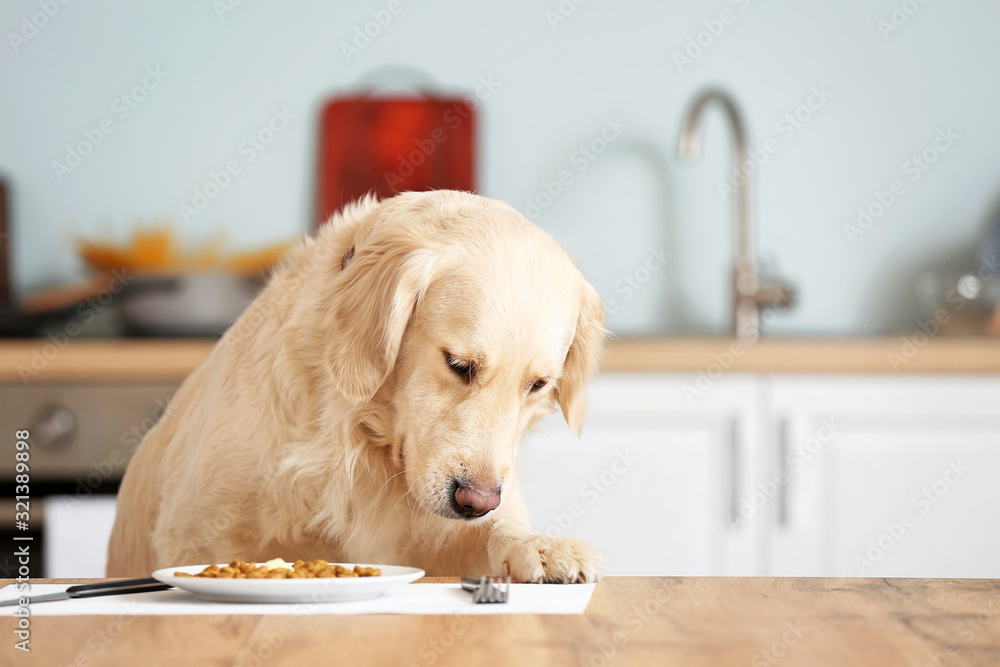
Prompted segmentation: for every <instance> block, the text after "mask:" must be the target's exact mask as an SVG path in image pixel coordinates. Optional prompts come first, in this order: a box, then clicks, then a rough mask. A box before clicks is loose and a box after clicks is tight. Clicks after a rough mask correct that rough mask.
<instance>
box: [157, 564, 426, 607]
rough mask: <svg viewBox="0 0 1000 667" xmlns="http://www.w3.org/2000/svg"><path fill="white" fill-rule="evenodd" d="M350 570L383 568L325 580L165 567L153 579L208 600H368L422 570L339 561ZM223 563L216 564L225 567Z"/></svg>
mask: <svg viewBox="0 0 1000 667" xmlns="http://www.w3.org/2000/svg"><path fill="white" fill-rule="evenodd" d="M340 565H343V566H344V567H346V568H348V569H351V568H353V567H354V566H355V565H361V567H374V568H378V569H380V570H382V574H381V575H379V576H377V577H336V578H334V577H330V578H325V579H209V578H201V577H176V576H174V572H185V573H187V574H197V573H199V572H201V571H202V570H204V569H205V568H206V567H208V565H188V566H185V567H166V568H163V569H162V570H157V571H156V572H154V573H153V578H154V579H157V580H159V581H162V582H163V583H165V584H170V585H171V586H176V587H177V588H180V589H181V590H185V591H188V592H189V593H194V595H195V597H197V598H198V599H199V600H207V601H210V602H308V603H313V602H316V603H321V602H347V601H349V600H370V599H372V598H377V597H379V596H380V595H384V594H386V593H387V592H389V591H391V590H392V589H394V588H397V587H399V586H403V585H405V584H408V583H410V582H411V581H416V580H417V579H419V578H420V577H422V576H424V571H423V570H418V569H417V568H415V567H402V566H399V565H370V564H368V563H340ZM225 566H226V563H219V567H225Z"/></svg>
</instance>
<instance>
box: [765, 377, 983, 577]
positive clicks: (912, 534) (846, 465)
mask: <svg viewBox="0 0 1000 667" xmlns="http://www.w3.org/2000/svg"><path fill="white" fill-rule="evenodd" d="M768 394H769V396H770V397H771V406H770V413H771V432H772V434H773V439H770V440H769V441H768V442H765V443H764V446H765V447H768V448H769V449H770V450H771V454H772V456H773V458H772V461H773V465H771V466H767V467H766V468H765V470H766V471H769V472H765V474H764V479H767V478H768V477H771V476H773V475H775V474H777V471H780V470H784V471H786V473H787V483H786V484H784V485H783V487H782V489H781V492H780V493H779V497H778V499H777V500H778V502H775V503H774V506H773V507H771V508H769V510H771V511H769V512H768V513H767V514H768V519H769V523H770V526H771V527H770V529H769V531H768V532H769V533H770V539H768V540H767V541H766V547H767V548H768V549H769V551H770V554H769V556H770V557H769V558H768V559H767V562H769V564H770V567H769V569H768V571H767V574H774V575H789V576H791V575H800V576H904V577H997V576H1000V532H998V531H996V530H995V526H996V525H997V522H996V517H997V515H998V512H1000V484H998V476H1000V379H998V378H995V377H975V376H965V377H944V376H907V377H902V376H894V377H886V376H845V377H806V378H793V377H776V378H773V379H772V380H771V387H770V389H769V391H768ZM824 422H825V426H824ZM831 431H832V433H831ZM821 436H825V437H821ZM821 440H823V441H821ZM783 494H787V495H783ZM782 496H783V497H782ZM782 504H784V507H785V512H784V516H781V515H782V512H781V507H782Z"/></svg>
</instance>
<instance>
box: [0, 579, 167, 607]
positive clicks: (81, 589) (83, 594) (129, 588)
mask: <svg viewBox="0 0 1000 667" xmlns="http://www.w3.org/2000/svg"><path fill="white" fill-rule="evenodd" d="M168 588H173V586H171V585H170V584H164V583H163V582H160V581H157V580H156V579H152V578H148V579H122V580H120V581H105V582H101V583H98V584H80V585H78V586H70V587H69V588H67V589H66V590H65V591H63V592H61V593H47V594H45V595H35V596H33V597H29V598H28V604H29V605H31V604H35V603H36V602H49V601H51V600H68V599H70V598H96V597H99V596H101V595H128V594H130V593H146V592H147V591H165V590H167V589H168ZM20 600H21V598H20V597H17V598H14V599H13V600H4V601H2V602H0V607H9V606H11V605H16V604H18V602H19V601H20Z"/></svg>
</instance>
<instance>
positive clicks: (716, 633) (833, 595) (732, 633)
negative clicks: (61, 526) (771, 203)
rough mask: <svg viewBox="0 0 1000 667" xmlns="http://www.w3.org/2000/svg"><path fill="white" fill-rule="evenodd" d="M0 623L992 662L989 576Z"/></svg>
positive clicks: (162, 653)
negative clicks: (395, 607) (540, 607)
mask: <svg viewBox="0 0 1000 667" xmlns="http://www.w3.org/2000/svg"><path fill="white" fill-rule="evenodd" d="M81 581H84V580H69V579H62V580H37V581H36V583H71V582H72V583H79V582H81ZM86 581H93V580H86ZM421 581H455V580H452V579H423V580H421ZM7 583H10V582H9V581H0V584H2V585H6V584H7ZM0 625H2V630H0V637H3V638H4V639H3V641H4V642H6V644H5V646H4V647H3V650H2V651H0V656H2V658H0V659H2V661H3V664H5V665H22V664H24V665H27V664H33V665H45V666H50V665H80V666H81V667H84V666H88V665H102V666H103V665H128V666H130V667H131V666H132V665H154V664H155V665H179V666H180V665H183V666H191V665H241V666H247V667H253V666H257V665H286V664H287V665H296V666H297V667H307V666H310V665H321V664H322V665H327V664H330V665H352V666H353V665H359V666H367V665H375V666H381V665H392V666H396V665H400V666H402V667H407V666H410V665H417V666H431V665H434V666H436V667H437V666H441V665H445V666H447V665H461V666H462V667H473V666H475V667H478V666H479V665H490V666H494V665H497V666H499V665H517V666H518V667H531V666H533V665H544V666H548V665H573V666H574V667H576V666H587V667H604V666H605V665H685V666H690V665H712V666H716V665H750V667H759V666H772V665H779V664H780V665H811V666H814V665H838V666H840V665H874V666H878V667H892V666H894V665H934V666H935V667H941V666H943V665H949V666H957V665H984V666H985V665H990V666H995V665H1000V580H993V579H990V580H984V579H792V578H735V577H734V578H716V577H706V578H691V577H684V578H653V577H610V578H606V579H603V580H602V581H601V582H600V583H599V584H598V585H597V589H596V591H595V592H594V597H593V599H592V600H591V602H590V606H589V607H588V608H587V611H586V613H585V614H583V615H581V616H530V615H525V616H402V615H398V616H394V615H377V616H376V615H373V616H356V617H351V616H316V615H313V616H136V617H131V618H128V617H126V618H120V619H119V618H117V617H112V616H74V617H66V616H61V617H60V616H49V617H45V616H36V617H33V618H32V619H31V632H32V635H31V648H32V651H31V654H30V655H27V654H23V653H21V652H20V651H16V650H14V648H13V641H14V639H13V633H12V630H13V619H9V618H4V619H3V622H2V624H0Z"/></svg>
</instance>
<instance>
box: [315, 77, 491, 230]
mask: <svg viewBox="0 0 1000 667" xmlns="http://www.w3.org/2000/svg"><path fill="white" fill-rule="evenodd" d="M404 71H406V72H409V70H408V69H407V70H404ZM422 78H423V79H424V80H425V81H426V77H422ZM476 106H477V103H476V101H475V99H474V98H471V97H462V96H457V95H454V94H442V93H436V92H433V90H432V89H431V87H429V86H427V85H426V84H425V83H421V84H420V85H419V86H418V89H417V91H416V92H415V93H413V94H398V93H393V94H386V93H380V92H378V90H377V89H376V88H375V87H374V86H371V85H369V86H368V87H364V88H362V89H360V90H358V91H356V92H353V93H350V94H346V95H343V96H339V97H336V98H334V99H332V100H330V101H329V102H327V103H326V104H325V105H324V106H323V109H322V112H321V115H320V128H319V142H320V145H319V165H318V168H319V169H318V172H319V173H318V183H317V202H316V215H317V220H316V224H317V226H318V225H321V224H323V223H324V222H326V220H327V219H329V217H330V216H331V215H332V214H333V213H336V212H337V211H339V210H340V209H342V208H343V207H344V205H346V204H348V203H350V202H352V201H355V200H357V199H359V198H360V197H363V196H365V195H367V194H369V193H373V194H375V195H377V196H378V197H379V198H383V197H391V196H392V195H394V194H397V193H399V192H403V191H406V190H418V191H425V190H441V189H449V190H467V191H470V192H471V191H474V190H475V189H476V178H475V175H476V173H475V172H476V164H475V151H476Z"/></svg>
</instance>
